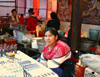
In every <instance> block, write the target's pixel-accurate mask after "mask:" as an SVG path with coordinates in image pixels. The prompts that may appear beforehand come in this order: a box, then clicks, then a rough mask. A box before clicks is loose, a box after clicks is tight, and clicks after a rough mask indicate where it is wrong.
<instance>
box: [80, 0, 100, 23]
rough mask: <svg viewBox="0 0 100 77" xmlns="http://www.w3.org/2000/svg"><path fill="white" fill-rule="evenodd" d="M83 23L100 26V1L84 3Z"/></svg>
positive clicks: (91, 0) (93, 0) (90, 0)
mask: <svg viewBox="0 0 100 77" xmlns="http://www.w3.org/2000/svg"><path fill="white" fill-rule="evenodd" d="M82 15H83V23H86V24H95V25H100V0H88V1H86V0H84V1H83V14H82Z"/></svg>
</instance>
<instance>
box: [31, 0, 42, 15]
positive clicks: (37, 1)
mask: <svg viewBox="0 0 100 77" xmlns="http://www.w3.org/2000/svg"><path fill="white" fill-rule="evenodd" d="M39 8H40V0H33V9H34V11H35V13H34V15H35V16H37V15H38V12H39Z"/></svg>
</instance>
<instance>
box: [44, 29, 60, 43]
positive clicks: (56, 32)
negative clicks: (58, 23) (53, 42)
mask: <svg viewBox="0 0 100 77" xmlns="http://www.w3.org/2000/svg"><path fill="white" fill-rule="evenodd" d="M47 31H50V33H51V34H53V35H54V36H56V35H58V39H57V41H58V40H60V39H61V36H60V35H59V33H58V31H57V30H56V29H55V28H52V27H49V28H46V30H45V32H44V34H45V33H46V32H47Z"/></svg>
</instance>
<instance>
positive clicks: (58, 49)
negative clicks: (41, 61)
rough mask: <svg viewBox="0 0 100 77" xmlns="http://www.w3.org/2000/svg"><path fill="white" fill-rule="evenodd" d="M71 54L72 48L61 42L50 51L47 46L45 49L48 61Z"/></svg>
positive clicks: (44, 54)
mask: <svg viewBox="0 0 100 77" xmlns="http://www.w3.org/2000/svg"><path fill="white" fill-rule="evenodd" d="M69 52H70V47H69V46H68V45H67V44H66V43H64V42H63V41H61V40H59V41H57V42H56V44H55V46H54V47H53V48H52V49H51V50H50V51H49V46H48V45H46V46H45V47H44V49H43V57H44V58H45V59H48V60H52V59H54V58H59V57H62V56H64V55H66V54H67V53H69Z"/></svg>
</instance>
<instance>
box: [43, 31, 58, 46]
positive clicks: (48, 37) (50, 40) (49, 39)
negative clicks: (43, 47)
mask: <svg viewBox="0 0 100 77" xmlns="http://www.w3.org/2000/svg"><path fill="white" fill-rule="evenodd" d="M57 38H58V35H56V36H55V35H53V34H52V33H51V32H50V31H47V32H46V33H45V38H44V39H45V42H46V44H47V45H49V46H51V47H53V46H54V45H55V43H56V41H57Z"/></svg>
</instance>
